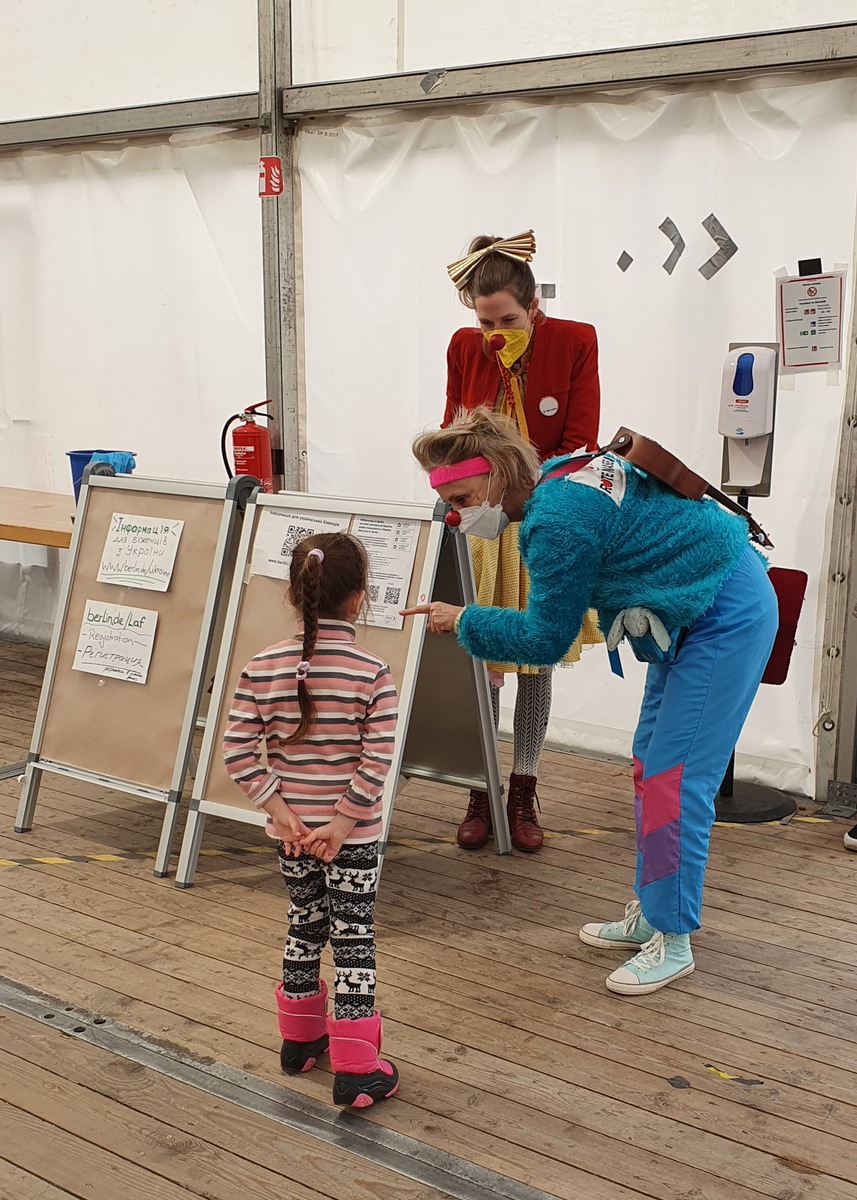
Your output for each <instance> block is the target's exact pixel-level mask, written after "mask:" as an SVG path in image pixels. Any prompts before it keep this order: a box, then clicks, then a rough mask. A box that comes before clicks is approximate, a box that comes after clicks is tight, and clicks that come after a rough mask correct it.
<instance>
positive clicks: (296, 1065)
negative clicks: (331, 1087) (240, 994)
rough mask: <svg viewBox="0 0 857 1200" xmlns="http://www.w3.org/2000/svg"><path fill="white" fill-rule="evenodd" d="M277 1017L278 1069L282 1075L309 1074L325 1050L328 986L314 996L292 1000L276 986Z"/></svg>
mask: <svg viewBox="0 0 857 1200" xmlns="http://www.w3.org/2000/svg"><path fill="white" fill-rule="evenodd" d="M277 1017H278V1020H279V1024H280V1036H281V1037H282V1039H283V1044H282V1046H281V1047H280V1066H281V1067H282V1068H283V1070H284V1071H290V1072H299V1071H308V1070H309V1069H310V1067H313V1066H315V1060H316V1059H317V1058H318V1056H319V1055H320V1054H324V1052H325V1050H326V1049H327V1041H328V1038H327V984H326V983H325V982H324V980H322V981H321V990H320V991H318V992H316V993H315V995H314V996H303V997H301V999H300V1000H291V999H290V998H289V997H288V996H284V995H283V985H282V984H281V983H278V984H277Z"/></svg>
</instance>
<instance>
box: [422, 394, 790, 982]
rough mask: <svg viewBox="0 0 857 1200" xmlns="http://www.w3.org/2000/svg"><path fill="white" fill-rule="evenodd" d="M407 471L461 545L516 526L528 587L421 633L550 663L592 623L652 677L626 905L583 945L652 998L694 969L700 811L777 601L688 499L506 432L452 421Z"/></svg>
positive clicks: (584, 935)
mask: <svg viewBox="0 0 857 1200" xmlns="http://www.w3.org/2000/svg"><path fill="white" fill-rule="evenodd" d="M414 454H415V456H416V458H417V460H418V462H419V463H420V465H421V466H422V467H423V469H424V470H426V471H427V472H428V473H429V479H430V482H431V485H432V487H434V488H435V490H436V491H437V493H438V495H439V496H440V498H441V499H442V500H444V501H445V502H446V503H448V504H449V505H450V506H451V509H452V513H454V514H457V518H456V517H455V516H451V518H450V520H451V523H452V524H455V523H456V521H457V523H458V526H459V530H460V532H462V533H472V534H474V535H477V536H479V537H488V538H490V537H498V536H499V535H500V533H501V532H502V530H503V529H504V528H505V526H506V525H507V524H508V522H509V521H510V520H511V521H521V529H520V548H521V556H522V558H523V560H524V562H525V564H526V566H527V569H528V571H529V575H530V592H529V597H528V601H527V607H526V609H525V610H524V611H523V612H514V611H512V610H509V609H500V608H480V607H478V606H477V605H469V606H468V607H467V608H464V609H460V608H455V607H453V606H451V605H447V604H440V603H437V602H435V603H432V604H430V605H424V606H421V607H419V608H415V609H409V610H407V613H408V615H417V614H425V615H426V616H428V624H429V629H430V630H431V631H432V632H435V633H452V632H455V634H456V635H457V637H458V639H459V641H460V642H461V645H462V646H463V647H464V648H465V650H467V652H468V653H469V654H471V655H472V656H473V657H474V658H480V659H485V660H498V661H505V662H518V663H525V664H527V665H531V666H544V665H548V664H553V663H556V662H558V661H559V659H561V658H562V656H563V654H564V653H565V651H566V650H567V648H568V646H569V645H570V643H571V642H572V641H573V640H574V638H575V637H576V636H577V632H578V630H579V628H580V624H581V621H582V619H583V615H584V613H585V612H586V610H587V609H588V608H595V609H597V611H598V614H599V620H600V623H601V627H602V630H603V632H604V633H605V635H606V636H607V641H608V645H615V644H616V643H617V642H618V641H619V640H620V638H622V637H627V638H628V640H629V641H630V643H631V646H632V648H633V649H634V652H635V653H636V654H637V656H638V657H640V658H643V659H644V660H645V661H647V662H649V664H650V665H649V668H648V673H647V677H646V688H645V694H644V697H643V705H642V710H641V712H640V718H639V721H638V724H637V730H636V733H635V736H634V792H635V804H636V824H637V874H636V884H635V891H636V898H635V899H632V900H630V901H629V903H628V904H627V906H626V908H625V913H624V916H623V917H622V918H620V919H619V920H616V921H609V922H606V923H593V924H588V925H584V926H583V928H582V929H581V930H580V937H581V940H582V941H583V942H585V943H586V944H587V945H590V946H596V947H600V948H603V949H605V950H623V951H632V950H633V951H636V953H635V954H633V956H632V957H631V958H630V959H629V960H628V961H627V962H626V963H624V965H622V966H620V967H618V968H617V969H616V970H614V971H613V972H612V973H611V974H610V975H609V976H608V979H607V986H608V988H609V989H610V990H611V991H615V992H618V993H620V994H622V995H640V994H646V993H648V992H653V991H656V990H657V989H658V988H661V987H663V986H665V984H668V983H671V982H672V981H673V980H675V979H678V978H681V977H682V976H683V975H688V974H689V973H690V972H691V971H692V970H693V969H694V962H693V954H692V951H691V947H690V934H691V933H693V932H694V931H695V930H696V929H698V928H699V922H700V911H701V907H702V888H703V881H704V875H705V866H706V862H707V860H708V843H709V835H710V831H711V825H712V823H713V820H714V797H715V794H716V792H717V789H718V787H719V785H720V782H721V780H722V779H723V775H724V773H725V771H726V767H727V765H728V762H729V757H730V755H731V753H732V750H733V748H734V746H735V743H736V741H737V740H738V735H739V733H740V731H741V727H742V725H743V724H744V719H745V717H746V715H747V713H748V711H749V708H750V705H751V703H752V700H753V697H754V696H755V694H756V689H757V688H758V685H759V682H760V680H761V678H762V673H763V671H764V669H765V665H766V663H767V661H768V657H769V655H770V652H771V647H772V645H773V642H774V637H775V634H776V631H777V601H776V596H775V593H774V590H773V588H772V587H771V584H770V582H769V580H768V577H767V570H766V564H765V561H764V559H763V558H762V556H761V555H760V554H759V553H758V552H757V551H756V550H755V549H754V548H753V547H752V546H751V544H750V541H749V536H748V527H747V523H746V522H745V521H744V519H743V518H741V517H738V516H734V515H732V514H730V513H727V512H725V511H724V510H723V509H722V508H720V506H719V505H718V504H716V503H715V502H714V501H713V500H687V499H685V498H684V497H682V496H679V495H678V494H677V493H676V492H673V491H672V490H671V489H669V488H667V487H666V486H665V485H663V484H661V483H660V482H658V480H656V479H654V478H652V477H651V476H648V475H646V474H645V473H643V472H641V471H639V470H638V469H637V468H636V467H634V466H632V465H631V464H630V463H628V462H626V461H625V460H624V459H621V458H618V457H616V456H614V455H610V454H607V455H602V456H600V457H595V458H593V457H588V456H585V455H579V456H574V457H572V458H571V459H554V460H551V461H549V462H547V463H545V464H544V466H543V467H542V468H540V467H539V464H538V459H537V456H536V453H535V451H534V450H533V448H532V446H530V444H529V443H528V442H525V441H524V439H523V438H522V437H521V436H520V434H519V432H518V430H517V428H516V426H515V425H514V423H513V422H512V421H510V420H509V419H508V418H506V417H503V416H500V415H499V414H496V413H492V412H490V411H489V410H487V409H478V410H475V411H471V412H466V413H465V412H462V413H459V414H458V415H457V417H456V418H455V420H454V421H453V422H452V423H451V424H450V425H449V426H448V427H447V428H446V429H441V430H438V431H435V432H430V433H425V434H422V435H421V436H420V437H418V438H417V439H416V441H415V443H414Z"/></svg>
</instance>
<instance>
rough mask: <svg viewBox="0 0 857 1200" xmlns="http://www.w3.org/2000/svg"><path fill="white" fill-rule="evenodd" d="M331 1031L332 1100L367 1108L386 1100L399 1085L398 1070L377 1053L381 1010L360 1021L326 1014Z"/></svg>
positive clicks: (379, 1044)
mask: <svg viewBox="0 0 857 1200" xmlns="http://www.w3.org/2000/svg"><path fill="white" fill-rule="evenodd" d="M327 1031H328V1033H329V1034H330V1063H331V1066H332V1067H333V1069H334V1071H335V1072H336V1076H335V1078H334V1080H333V1103H334V1104H350V1105H351V1107H352V1108H368V1107H369V1105H370V1104H374V1103H375V1101H376V1100H385V1099H386V1098H387V1096H392V1095H393V1094H394V1093H395V1092H396V1091H397V1089H398V1087H399V1072H398V1071H397V1070H396V1068H395V1067H394V1066H393V1064H392V1063H391V1062H386V1061H385V1060H384V1059H383V1058H379V1057H378V1053H379V1051H380V1049H381V1014H380V1013H377V1012H376V1013H375V1015H374V1017H363V1018H362V1020H359V1021H336V1020H334V1018H333V1017H328V1018H327Z"/></svg>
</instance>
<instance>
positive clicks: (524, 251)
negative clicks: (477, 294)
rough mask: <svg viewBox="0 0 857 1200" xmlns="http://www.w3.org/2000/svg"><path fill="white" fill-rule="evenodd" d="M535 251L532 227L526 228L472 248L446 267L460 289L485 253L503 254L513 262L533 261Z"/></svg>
mask: <svg viewBox="0 0 857 1200" xmlns="http://www.w3.org/2000/svg"><path fill="white" fill-rule="evenodd" d="M535 252H536V236H535V234H534V233H533V231H532V229H528V230H527V232H526V233H519V234H518V236H517V237H513V238H499V239H498V240H497V241H496V242H491V243H489V245H487V246H483V247H482V249H481V250H474V251H473V253H472V254H468V255H467V257H466V258H461V259H459V260H458V262H454V263H450V265H449V266H448V267H447V268H446V269H447V271H448V272H449V277H450V279H451V280H452V282H453V283H454V284H455V286H456V287H457V288H458V290H459V291H461V289H462V288H463V287H464V286H465V285H466V284H467V283H468V282H469V280H470V276H471V275H472V274H473V272H474V271H475V270H476V268H477V267H478V266H479V264H480V263H481V262H482V259H483V258H485V256H486V255H487V254H505V256H506V258H511V259H513V260H514V261H515V262H519V263H528V262H532V261H533V255H534V254H535Z"/></svg>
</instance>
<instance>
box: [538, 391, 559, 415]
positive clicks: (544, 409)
mask: <svg viewBox="0 0 857 1200" xmlns="http://www.w3.org/2000/svg"><path fill="white" fill-rule="evenodd" d="M539 412H540V413H541V414H542V416H543V417H555V416H556V414H557V413H558V412H559V401H558V400H557V399H556V397H555V396H545V398H544V399H543V400H540V401H539Z"/></svg>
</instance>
